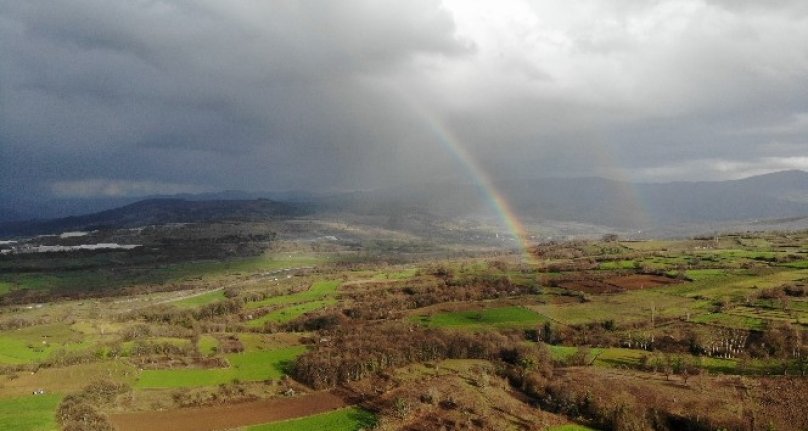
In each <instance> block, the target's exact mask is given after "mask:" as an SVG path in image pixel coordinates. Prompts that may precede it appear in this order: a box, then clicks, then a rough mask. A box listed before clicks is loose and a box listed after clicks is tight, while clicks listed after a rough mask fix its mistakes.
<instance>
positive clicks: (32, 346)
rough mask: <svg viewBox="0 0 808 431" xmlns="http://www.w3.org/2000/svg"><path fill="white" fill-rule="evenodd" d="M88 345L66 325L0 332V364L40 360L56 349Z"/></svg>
mask: <svg viewBox="0 0 808 431" xmlns="http://www.w3.org/2000/svg"><path fill="white" fill-rule="evenodd" d="M86 347H88V343H86V342H85V340H84V339H83V337H82V335H81V334H79V333H77V332H74V331H72V330H70V328H69V327H68V326H66V325H59V324H56V325H40V326H32V327H29V328H23V329H20V330H15V331H6V332H3V333H2V334H0V364H25V363H33V362H38V361H42V360H44V359H47V358H48V356H50V355H51V354H53V353H54V352H55V351H57V350H62V349H63V350H67V351H75V350H80V349H83V348H86Z"/></svg>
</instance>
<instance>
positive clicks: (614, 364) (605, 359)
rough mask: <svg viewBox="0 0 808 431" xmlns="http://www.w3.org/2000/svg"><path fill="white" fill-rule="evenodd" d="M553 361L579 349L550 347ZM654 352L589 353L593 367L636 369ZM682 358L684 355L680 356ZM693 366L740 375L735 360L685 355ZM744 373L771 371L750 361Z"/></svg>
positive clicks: (605, 350) (598, 350) (599, 350)
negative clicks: (643, 359)
mask: <svg viewBox="0 0 808 431" xmlns="http://www.w3.org/2000/svg"><path fill="white" fill-rule="evenodd" d="M548 347H549V349H550V354H551V355H552V357H553V359H555V360H559V361H564V360H566V359H568V358H570V357H572V356H573V355H574V354H575V353H576V352H577V351H578V348H577V347H570V346H548ZM653 355H654V353H653V352H647V351H645V350H636V349H622V348H593V349H591V350H590V351H589V357H590V358H594V363H593V364H592V365H595V366H599V367H609V368H620V367H629V368H635V367H639V366H640V365H641V364H642V358H643V357H644V356H645V357H649V358H652V357H653ZM680 356H682V355H680ZM683 356H684V357H686V358H688V359H689V360H690V361H691V363H692V364H694V365H695V366H697V367H698V368H701V369H703V370H706V371H709V372H711V373H718V374H738V361H737V360H735V359H724V358H714V357H709V356H691V355H683ZM745 367H746V368H745V370H744V373H763V372H765V371H769V368H770V366H769V364H767V363H766V362H765V361H762V360H757V361H749V362H748V363H747V364H745Z"/></svg>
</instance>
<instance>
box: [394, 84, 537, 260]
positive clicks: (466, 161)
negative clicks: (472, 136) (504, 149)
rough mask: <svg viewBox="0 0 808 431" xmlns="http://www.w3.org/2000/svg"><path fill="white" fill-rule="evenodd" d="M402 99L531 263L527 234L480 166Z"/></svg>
mask: <svg viewBox="0 0 808 431" xmlns="http://www.w3.org/2000/svg"><path fill="white" fill-rule="evenodd" d="M402 97H403V98H404V99H405V100H406V101H407V102H408V104H409V105H410V106H411V107H412V108H413V109H412V112H413V113H414V114H415V115H417V117H418V119H419V120H421V121H422V122H423V124H424V125H425V126H426V128H427V130H429V131H430V132H431V133H432V134H433V135H434V137H435V138H436V140H437V142H439V143H440V144H441V145H442V146H443V147H444V148H445V149H446V150H447V151H448V152H449V154H451V155H452V156H453V157H454V159H455V160H456V161H457V162H458V163H459V164H460V166H461V167H462V168H463V171H464V172H465V173H466V175H467V176H468V177H469V179H470V180H471V181H472V182H473V183H474V184H475V185H476V186H477V188H478V189H479V190H480V192H481V193H482V195H483V196H484V197H485V198H486V200H487V201H488V202H489V204H490V206H491V208H492V209H493V210H494V211H495V212H496V214H497V217H498V218H499V219H500V220H501V221H502V223H503V224H504V227H505V228H506V229H507V230H508V232H509V233H510V235H511V236H513V238H514V239H516V241H517V244H518V246H519V251H520V252H521V254H522V258H523V260H526V261H527V262H535V258H534V257H533V254H532V253H530V246H531V243H530V241H529V236H528V233H527V230H526V229H525V227H524V225H523V224H522V222H521V221H520V220H519V217H518V216H517V215H516V213H515V212H514V211H513V209H512V208H511V205H510V204H509V203H508V200H507V199H506V198H505V196H504V195H503V194H502V193H501V192H500V191H499V190H498V189H497V188H496V186H495V185H494V182H493V181H492V179H491V177H490V176H489V175H488V173H487V172H486V171H485V170H483V169H482V167H480V164H479V163H478V162H477V161H476V160H475V159H474V157H472V155H471V154H469V152H468V151H467V150H466V148H465V147H464V146H463V144H462V143H461V141H460V139H459V138H458V137H457V136H456V135H455V133H454V132H453V131H452V130H451V129H450V128H449V127H448V126H447V125H446V124H445V123H444V122H443V121H441V120H440V119H439V117H438V116H437V115H430V114H429V113H428V111H426V110H425V109H418V107H417V105H416V104H415V103H414V101H413V100H412V99H410V98H409V97H406V96H405V95H403V94H402Z"/></svg>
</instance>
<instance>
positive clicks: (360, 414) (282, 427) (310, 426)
mask: <svg viewBox="0 0 808 431" xmlns="http://www.w3.org/2000/svg"><path fill="white" fill-rule="evenodd" d="M375 423H376V416H375V415H374V414H373V413H371V412H369V411H367V410H363V409H360V408H357V407H347V408H343V409H339V410H334V411H331V412H328V413H321V414H318V415H312V416H306V417H303V418H297V419H290V420H286V421H280V422H272V423H268V424H263V425H256V426H251V427H248V428H244V431H309V430H329V431H357V430H360V429H371V428H372V427H373V426H374V424H375Z"/></svg>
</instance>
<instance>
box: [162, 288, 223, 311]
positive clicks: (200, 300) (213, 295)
mask: <svg viewBox="0 0 808 431" xmlns="http://www.w3.org/2000/svg"><path fill="white" fill-rule="evenodd" d="M223 299H226V298H225V296H224V291H223V290H216V291H213V292H207V293H203V294H201V295H197V296H192V297H190V298H186V299H182V300H180V301H175V302H172V304H174V305H176V306H178V307H181V308H192V307H198V306H200V305H207V304H212V303H214V302H216V301H221V300H223Z"/></svg>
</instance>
